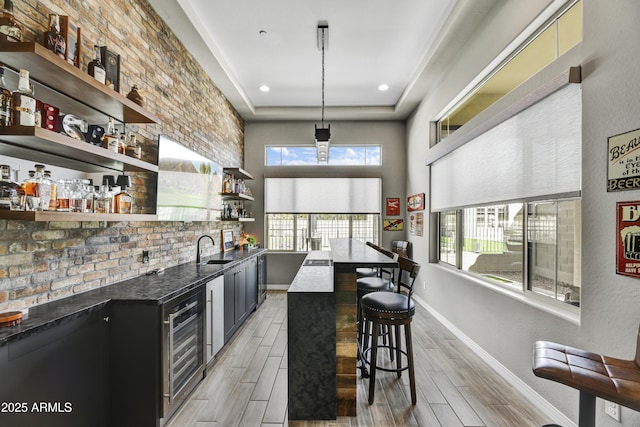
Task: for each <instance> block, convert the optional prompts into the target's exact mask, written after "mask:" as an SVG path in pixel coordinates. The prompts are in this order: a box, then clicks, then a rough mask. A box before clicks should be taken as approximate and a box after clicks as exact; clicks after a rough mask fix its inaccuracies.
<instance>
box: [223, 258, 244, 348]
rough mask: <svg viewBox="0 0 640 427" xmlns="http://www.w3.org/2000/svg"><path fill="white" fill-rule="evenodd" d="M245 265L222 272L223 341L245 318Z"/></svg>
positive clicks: (227, 338) (231, 334) (225, 340)
mask: <svg viewBox="0 0 640 427" xmlns="http://www.w3.org/2000/svg"><path fill="white" fill-rule="evenodd" d="M244 267H245V265H244V264H240V265H239V266H237V267H234V268H232V269H230V270H228V271H226V272H225V273H224V342H225V343H226V342H227V341H229V339H230V338H231V337H232V336H233V334H234V333H235V332H236V330H237V329H238V328H239V327H240V325H241V324H242V322H244V319H245V318H246V312H247V310H246V306H245V304H246V302H245V300H246V288H245V286H246V285H245V269H244Z"/></svg>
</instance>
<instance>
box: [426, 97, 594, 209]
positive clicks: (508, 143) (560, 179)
mask: <svg viewBox="0 0 640 427" xmlns="http://www.w3.org/2000/svg"><path fill="white" fill-rule="evenodd" d="M581 117H582V96H581V87H580V85H577V84H570V85H566V86H565V87H563V88H562V89H559V90H558V91H556V92H554V93H553V94H551V95H549V96H547V97H546V98H543V99H542V100H540V101H539V102H538V103H536V104H533V105H532V106H530V107H529V108H527V109H525V110H523V111H522V112H520V113H518V114H516V115H515V116H513V117H511V118H510V119H508V120H505V121H504V122H502V123H500V124H499V125H497V126H495V127H494V128H492V129H490V130H488V131H487V132H485V133H483V134H481V135H479V136H478V137H476V138H475V139H472V140H471V141H469V142H467V143H466V144H464V145H462V146H461V147H459V148H458V149H456V150H454V151H452V152H451V153H449V154H446V155H445V156H443V157H441V158H439V159H437V160H435V161H433V163H431V165H430V166H431V210H432V211H441V210H446V209H453V208H459V207H465V206H474V205H482V204H488V203H493V202H503V201H510V200H521V199H530V198H534V197H540V196H548V195H554V194H562V193H571V192H576V191H580V188H581V180H582V156H581V147H582V144H581V140H582V139H581V134H582V129H581V128H582V121H581ZM442 143H443V144H446V140H445V141H444V142H442Z"/></svg>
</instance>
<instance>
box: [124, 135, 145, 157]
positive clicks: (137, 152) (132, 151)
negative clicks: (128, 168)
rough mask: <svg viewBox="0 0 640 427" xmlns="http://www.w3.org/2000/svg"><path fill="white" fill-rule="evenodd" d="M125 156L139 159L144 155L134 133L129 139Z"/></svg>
mask: <svg viewBox="0 0 640 427" xmlns="http://www.w3.org/2000/svg"><path fill="white" fill-rule="evenodd" d="M125 154H126V155H127V156H129V157H133V158H135V159H139V158H140V157H142V156H141V154H142V148H141V147H140V144H138V139H137V138H136V136H135V135H134V134H132V133H129V136H128V137H127V146H126V148H125Z"/></svg>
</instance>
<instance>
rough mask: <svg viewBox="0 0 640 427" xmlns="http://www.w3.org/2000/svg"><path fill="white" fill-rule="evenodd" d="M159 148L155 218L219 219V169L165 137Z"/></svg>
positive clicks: (182, 219)
mask: <svg viewBox="0 0 640 427" xmlns="http://www.w3.org/2000/svg"><path fill="white" fill-rule="evenodd" d="M158 145H159V147H158V168H159V171H158V206H157V211H156V212H157V214H158V219H159V220H161V221H214V220H219V219H220V210H221V209H222V201H221V197H220V195H219V193H220V191H221V188H222V167H221V166H220V165H218V164H217V163H215V162H213V161H212V160H209V159H207V158H206V157H203V156H201V155H199V154H197V153H195V152H194V151H192V150H190V149H188V148H186V147H185V146H184V145H182V144H179V143H177V142H176V141H173V140H171V139H169V138H167V137H165V136H162V135H161V136H160V139H159V141H158Z"/></svg>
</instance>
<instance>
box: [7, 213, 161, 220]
mask: <svg viewBox="0 0 640 427" xmlns="http://www.w3.org/2000/svg"><path fill="white" fill-rule="evenodd" d="M0 219H9V220H16V221H94V222H95V221H109V222H121V221H128V222H133V221H157V220H158V216H157V215H154V214H100V213H91V212H86V213H84V212H54V211H38V212H31V211H29V212H26V211H10V210H0Z"/></svg>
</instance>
